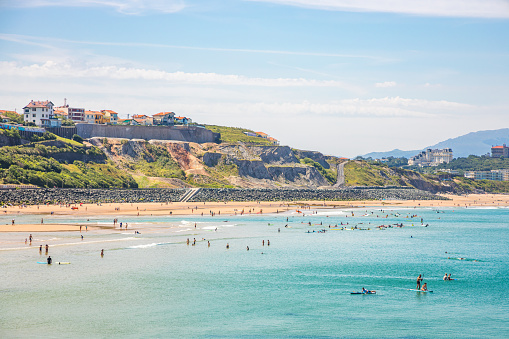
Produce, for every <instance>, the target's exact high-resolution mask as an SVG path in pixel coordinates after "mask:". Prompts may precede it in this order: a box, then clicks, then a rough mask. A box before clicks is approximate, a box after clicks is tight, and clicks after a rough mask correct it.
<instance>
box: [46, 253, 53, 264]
mask: <svg viewBox="0 0 509 339" xmlns="http://www.w3.org/2000/svg"><path fill="white" fill-rule="evenodd" d="M47 261H48V265H51V263H52V262H53V259H51V255H50V256H49V257H48V259H47Z"/></svg>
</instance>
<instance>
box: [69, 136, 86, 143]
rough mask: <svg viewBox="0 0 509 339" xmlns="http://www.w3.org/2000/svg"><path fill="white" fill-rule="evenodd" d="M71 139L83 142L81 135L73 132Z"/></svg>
mask: <svg viewBox="0 0 509 339" xmlns="http://www.w3.org/2000/svg"><path fill="white" fill-rule="evenodd" d="M72 140H74V141H76V142H79V143H80V144H82V143H83V138H82V137H80V136H79V135H77V134H74V135H73V136H72Z"/></svg>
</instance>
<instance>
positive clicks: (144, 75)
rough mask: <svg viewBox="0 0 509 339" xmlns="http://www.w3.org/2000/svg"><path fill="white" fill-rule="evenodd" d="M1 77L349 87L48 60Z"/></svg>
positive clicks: (1, 69) (2, 67)
mask: <svg viewBox="0 0 509 339" xmlns="http://www.w3.org/2000/svg"><path fill="white" fill-rule="evenodd" d="M0 74H1V75H4V76H21V77H32V78H61V77H65V78H104V79H113V80H129V79H133V80H136V79H140V80H156V81H157V80H160V81H166V82H169V83H178V84H195V85H225V86H261V87H302V86H306V87H340V88H347V87H348V85H346V84H344V83H342V82H340V81H335V80H314V79H304V78H275V79H274V78H249V77H245V76H242V75H231V74H218V73H185V72H166V71H161V70H153V69H144V68H135V67H119V66H77V65H74V64H73V63H65V62H55V61H46V62H45V63H40V64H38V63H35V64H31V65H28V66H21V65H18V64H17V63H16V62H6V61H1V62H0Z"/></svg>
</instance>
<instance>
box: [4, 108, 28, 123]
mask: <svg viewBox="0 0 509 339" xmlns="http://www.w3.org/2000/svg"><path fill="white" fill-rule="evenodd" d="M3 115H5V116H6V117H8V118H9V119H10V120H11V122H12V123H15V124H23V121H24V119H23V114H18V113H16V112H13V111H8V112H5V113H3Z"/></svg>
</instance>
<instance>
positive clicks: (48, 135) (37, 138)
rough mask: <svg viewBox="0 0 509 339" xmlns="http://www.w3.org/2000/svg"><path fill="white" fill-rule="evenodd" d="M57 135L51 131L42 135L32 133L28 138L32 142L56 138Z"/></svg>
mask: <svg viewBox="0 0 509 339" xmlns="http://www.w3.org/2000/svg"><path fill="white" fill-rule="evenodd" d="M56 139H57V136H56V135H55V134H53V133H49V132H44V133H43V134H42V135H40V136H39V135H37V134H33V135H32V137H31V138H30V141H32V142H38V141H46V140H56Z"/></svg>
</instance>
